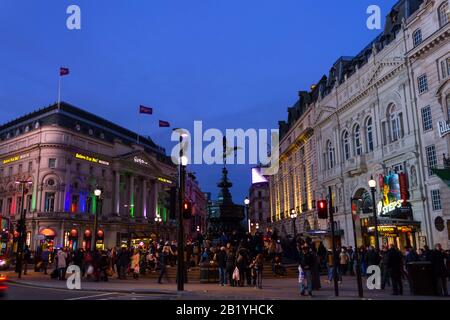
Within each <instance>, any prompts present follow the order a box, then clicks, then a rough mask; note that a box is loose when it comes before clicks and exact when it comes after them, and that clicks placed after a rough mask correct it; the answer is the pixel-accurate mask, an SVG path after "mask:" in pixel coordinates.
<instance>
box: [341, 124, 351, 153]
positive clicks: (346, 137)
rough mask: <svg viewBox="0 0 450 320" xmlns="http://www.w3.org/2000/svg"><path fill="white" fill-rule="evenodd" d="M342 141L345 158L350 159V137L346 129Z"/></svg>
mask: <svg viewBox="0 0 450 320" xmlns="http://www.w3.org/2000/svg"><path fill="white" fill-rule="evenodd" d="M342 143H343V149H344V159H345V160H348V159H350V139H349V135H348V132H347V131H344V134H343V135H342Z"/></svg>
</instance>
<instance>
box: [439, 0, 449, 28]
mask: <svg viewBox="0 0 450 320" xmlns="http://www.w3.org/2000/svg"><path fill="white" fill-rule="evenodd" d="M438 15H439V26H440V27H441V28H442V27H443V26H445V25H446V24H447V23H448V22H449V21H450V11H449V8H448V1H444V3H443V4H441V6H440V7H439V8H438Z"/></svg>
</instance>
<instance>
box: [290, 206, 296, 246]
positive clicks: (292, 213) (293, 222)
mask: <svg viewBox="0 0 450 320" xmlns="http://www.w3.org/2000/svg"><path fill="white" fill-rule="evenodd" d="M291 219H292V228H293V233H294V239H295V238H297V228H296V227H295V219H297V212H295V209H291Z"/></svg>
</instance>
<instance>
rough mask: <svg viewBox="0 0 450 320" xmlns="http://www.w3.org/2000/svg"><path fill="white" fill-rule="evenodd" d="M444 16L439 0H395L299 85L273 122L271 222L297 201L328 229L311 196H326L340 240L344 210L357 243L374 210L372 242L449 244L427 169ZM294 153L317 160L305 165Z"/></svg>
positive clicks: (445, 97) (344, 236) (434, 137)
mask: <svg viewBox="0 0 450 320" xmlns="http://www.w3.org/2000/svg"><path fill="white" fill-rule="evenodd" d="M448 21H449V11H448V1H446V0H441V1H437V0H436V1H422V0H400V1H398V2H397V3H396V4H395V5H394V7H393V8H392V10H391V12H390V13H389V14H388V16H387V18H386V24H385V29H384V31H383V32H382V33H381V34H380V35H379V36H378V37H377V38H376V39H374V41H373V42H371V43H370V44H369V45H368V46H366V47H365V48H364V49H363V50H362V51H361V52H360V53H358V54H357V55H356V56H351V57H347V56H343V57H340V58H339V59H338V60H337V61H336V62H335V63H334V65H333V66H332V68H331V69H330V71H329V74H328V76H324V77H322V79H321V80H320V81H319V82H318V83H317V84H316V85H314V86H313V87H312V90H311V91H310V92H309V93H303V94H302V95H303V96H304V97H307V99H305V101H306V103H305V105H304V106H303V107H299V106H298V104H297V105H296V106H294V107H293V108H290V109H289V120H288V123H287V124H286V123H284V122H281V123H280V132H281V136H282V139H281V143H280V172H279V174H278V175H275V176H273V177H270V191H271V207H272V219H273V221H274V222H275V224H277V223H278V224H280V225H286V223H288V222H287V221H288V217H289V212H290V211H291V210H292V209H297V208H298V209H300V210H299V211H303V210H301V208H302V206H303V205H304V203H306V208H307V209H308V210H310V212H311V214H309V215H308V214H306V215H304V216H305V217H306V218H307V220H308V221H309V220H310V222H311V224H312V223H314V226H315V227H316V226H317V225H319V227H320V228H321V229H325V230H326V231H327V232H326V233H324V234H328V235H330V232H329V225H327V224H326V225H325V226H324V225H323V223H324V222H325V223H326V221H325V220H324V221H322V225H320V223H321V222H320V221H319V223H317V222H316V221H315V220H317V219H315V218H314V214H313V213H314V212H315V210H312V209H313V207H312V203H311V200H314V201H316V200H319V199H327V200H328V201H330V200H332V204H333V211H334V217H335V226H336V230H337V231H336V233H335V236H336V239H337V240H338V244H340V245H355V240H354V233H353V223H352V222H353V221H352V217H353V215H352V214H353V213H355V216H356V217H358V218H359V219H356V221H357V223H356V238H357V242H358V243H357V245H362V244H365V245H369V244H372V245H375V232H374V231H375V228H374V219H373V212H374V210H375V211H376V215H377V222H378V225H379V227H378V231H379V232H378V233H379V235H380V237H379V238H380V242H379V243H380V244H388V243H395V244H397V245H398V246H399V247H400V248H402V249H403V248H404V247H406V246H408V245H412V246H415V247H423V246H424V245H429V246H431V245H433V244H434V243H436V242H441V243H442V244H443V245H444V247H449V239H450V233H449V230H448V228H449V224H450V223H449V222H448V221H449V218H448V217H449V214H448V210H449V209H450V200H449V199H450V197H448V195H449V190H448V187H447V186H446V185H445V183H443V182H442V181H441V180H440V179H439V178H438V177H436V176H435V175H432V174H431V170H430V169H431V167H434V166H438V167H439V166H443V161H442V160H441V159H442V155H443V154H447V155H448V154H449V150H448V149H449V147H450V145H449V136H447V135H445V134H447V133H449V132H450V127H449V126H448V122H447V121H448V120H449V109H448V108H449V92H450V89H449V87H450V85H449V82H448V81H449V80H448V79H449V78H450V76H449V74H450V69H449V68H450V62H449V56H450V45H449V23H448ZM417 30H421V34H420V35H419V32H418V31H417ZM300 101H301V100H300ZM427 106H429V109H427ZM299 110H301V111H300V114H298V113H297V112H299ZM305 110H307V111H305ZM439 121H440V122H439ZM305 122H306V123H305ZM300 128H301V129H300ZM305 128H308V130H305ZM424 128H425V129H424ZM439 128H441V129H439ZM442 128H444V129H442ZM302 132H309V133H310V134H309V135H307V137H308V138H306V139H305V138H303V139H302V138H301V137H302V136H304V133H302ZM440 133H441V136H442V137H441V136H440ZM444 135H445V136H444ZM310 137H312V139H311V138H310ZM309 145H313V149H311V150H310V149H309V147H308V146H309ZM302 146H304V153H302V152H301V151H300V150H301V148H302ZM308 152H309V153H308ZM302 155H303V158H302ZM298 157H300V158H298ZM309 157H310V160H307V159H308V158H309ZM447 157H448V156H447ZM303 159H306V162H308V161H309V163H310V164H312V165H313V166H314V163H317V165H316V166H314V168H315V171H314V170H312V169H309V172H310V173H308V166H309V165H310V164H307V165H306V166H305V160H303ZM302 166H304V167H305V168H307V170H306V171H303V170H302V169H301V167H302ZM304 172H306V177H305V176H304ZM372 177H373V178H374V180H375V181H376V182H377V186H376V189H375V206H374V203H373V201H372V195H371V189H370V188H369V185H368V181H369V180H370V179H371V178H372ZM316 179H317V180H316ZM303 185H305V187H303V190H302V186H303ZM307 186H310V187H307ZM330 188H331V199H330V197H329V189H330ZM305 190H307V191H306V193H305ZM304 193H305V194H304ZM303 194H304V195H303ZM446 195H447V196H446ZM444 198H445V199H444ZM305 199H306V200H305ZM374 207H375V209H374ZM300 216H302V215H300ZM438 217H441V218H442V220H441V219H438V220H436V218H438ZM277 221H285V222H284V223H281V222H277ZM444 221H445V222H444ZM300 227H301V226H300ZM285 229H286V227H285ZM300 229H301V228H300ZM322 238H324V239H325V238H326V237H322Z"/></svg>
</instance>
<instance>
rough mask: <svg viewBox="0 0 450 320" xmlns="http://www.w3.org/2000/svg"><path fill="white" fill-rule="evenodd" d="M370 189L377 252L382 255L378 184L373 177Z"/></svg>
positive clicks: (370, 181)
mask: <svg viewBox="0 0 450 320" xmlns="http://www.w3.org/2000/svg"><path fill="white" fill-rule="evenodd" d="M369 187H370V191H371V193H372V206H373V208H372V210H373V224H374V227H375V248H376V250H377V253H380V242H379V236H378V217H377V208H376V204H375V188H376V187H377V182H376V181H375V180H374V179H373V176H370V180H369Z"/></svg>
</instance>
